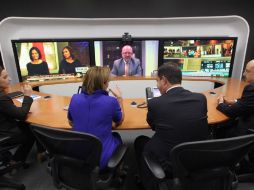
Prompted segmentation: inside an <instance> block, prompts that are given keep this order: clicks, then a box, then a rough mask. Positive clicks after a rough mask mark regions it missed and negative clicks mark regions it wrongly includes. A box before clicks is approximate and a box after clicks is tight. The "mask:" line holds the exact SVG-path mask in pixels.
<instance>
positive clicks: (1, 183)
mask: <svg viewBox="0 0 254 190" xmlns="http://www.w3.org/2000/svg"><path fill="white" fill-rule="evenodd" d="M0 187H9V188H13V189H18V190H25V189H26V186H25V185H24V184H21V183H17V182H14V181H13V180H11V179H9V178H7V177H4V176H1V177H0Z"/></svg>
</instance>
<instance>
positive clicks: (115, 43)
mask: <svg viewBox="0 0 254 190" xmlns="http://www.w3.org/2000/svg"><path fill="white" fill-rule="evenodd" d="M123 46H124V43H123V41H122V39H97V40H95V41H94V54H95V64H96V65H97V66H107V67H109V68H110V69H111V71H112V68H113V64H114V62H115V61H116V60H119V59H122V55H121V52H122V47H123ZM130 46H131V47H132V49H133V55H132V57H133V58H134V59H138V60H139V61H140V65H141V69H142V74H141V76H151V73H152V72H153V71H154V70H157V69H158V55H159V40H157V39H132V42H131V44H130ZM119 76H120V75H119ZM121 76H122V75H121Z"/></svg>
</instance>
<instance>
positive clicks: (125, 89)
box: [39, 80, 214, 99]
mask: <svg viewBox="0 0 254 190" xmlns="http://www.w3.org/2000/svg"><path fill="white" fill-rule="evenodd" d="M81 85H82V83H81V82H80V83H67V84H54V85H44V86H40V87H39V90H40V92H43V93H48V94H56V95H60V96H72V95H73V94H75V93H77V91H78V88H79V86H81ZM116 85H117V86H119V87H120V88H121V91H122V94H123V98H144V99H145V97H146V94H145V88H146V87H155V86H156V81H155V80H121V81H111V82H110V83H109V88H115V87H116ZM182 86H183V87H184V88H185V89H188V90H190V91H193V92H204V91H207V90H212V89H213V88H214V83H213V82H209V81H187V80H183V81H182Z"/></svg>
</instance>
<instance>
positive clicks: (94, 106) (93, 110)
mask: <svg viewBox="0 0 254 190" xmlns="http://www.w3.org/2000/svg"><path fill="white" fill-rule="evenodd" d="M109 80H110V70H109V68H107V67H97V66H95V67H91V68H90V69H89V70H88V71H87V73H86V75H85V76H84V80H83V85H82V89H83V90H82V92H81V93H80V94H74V95H73V96H72V98H71V103H70V105H69V109H68V119H69V122H70V124H71V125H72V127H73V130H74V131H79V132H85V133H89V134H92V135H94V136H96V137H98V138H99V139H100V141H101V143H102V155H101V160H100V168H101V169H104V168H105V167H106V165H107V163H108V160H109V159H110V157H111V156H112V154H113V153H114V151H115V150H116V148H117V147H118V145H119V144H121V143H122V140H121V137H120V135H119V134H118V133H112V121H113V122H114V123H115V126H114V127H117V126H119V125H120V124H121V123H122V122H123V119H124V110H123V103H122V101H123V99H122V93H121V91H120V89H119V88H118V87H116V88H115V89H109V91H110V92H111V93H112V94H113V95H114V96H115V97H112V96H109V95H108V91H107V88H108V85H109Z"/></svg>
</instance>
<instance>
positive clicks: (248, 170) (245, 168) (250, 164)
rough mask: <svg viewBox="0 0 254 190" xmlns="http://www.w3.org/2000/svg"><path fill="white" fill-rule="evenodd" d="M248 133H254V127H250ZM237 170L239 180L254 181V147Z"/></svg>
mask: <svg viewBox="0 0 254 190" xmlns="http://www.w3.org/2000/svg"><path fill="white" fill-rule="evenodd" d="M247 132H248V134H254V129H248V130H247ZM238 169H239V170H238V171H236V173H237V178H238V181H239V182H254V148H253V149H252V150H251V151H250V152H249V153H248V154H247V155H246V156H245V158H244V160H243V161H242V162H240V164H239V168H238Z"/></svg>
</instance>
